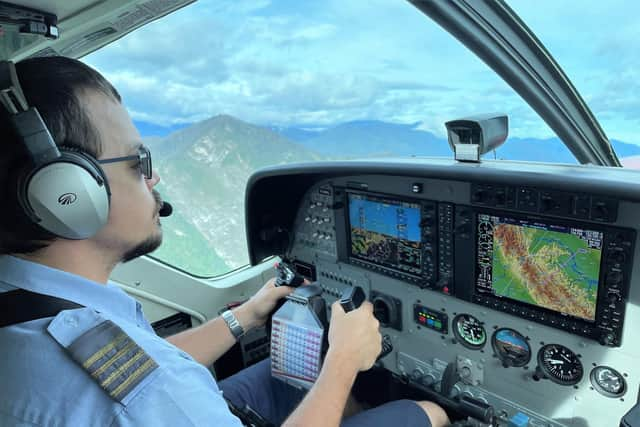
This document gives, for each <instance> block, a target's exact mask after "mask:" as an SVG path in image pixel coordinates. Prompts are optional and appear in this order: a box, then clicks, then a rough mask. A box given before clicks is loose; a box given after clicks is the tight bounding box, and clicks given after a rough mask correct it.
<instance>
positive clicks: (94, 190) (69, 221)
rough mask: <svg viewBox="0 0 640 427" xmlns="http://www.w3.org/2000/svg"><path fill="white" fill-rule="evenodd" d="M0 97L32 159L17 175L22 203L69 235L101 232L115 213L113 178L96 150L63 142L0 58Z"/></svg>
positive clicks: (38, 219)
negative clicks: (59, 143) (57, 139)
mask: <svg viewBox="0 0 640 427" xmlns="http://www.w3.org/2000/svg"><path fill="white" fill-rule="evenodd" d="M0 102H1V103H2V105H3V106H4V108H5V110H6V111H7V113H8V115H9V119H10V121H11V123H12V125H13V127H14V130H15V133H16V136H17V137H18V139H19V140H20V141H21V142H22V144H24V146H25V148H26V151H27V154H28V156H29V159H30V162H29V163H28V164H27V165H26V166H25V167H24V168H23V169H22V170H20V172H19V174H18V177H17V199H18V204H19V205H20V207H21V208H22V210H23V211H24V213H25V214H26V215H27V217H28V218H29V219H30V220H31V221H32V222H33V223H34V224H37V225H38V226H40V227H41V228H43V229H44V230H46V231H49V232H50V233H53V234H55V235H56V236H59V237H63V238H65V239H74V240H79V239H86V238H89V237H91V236H93V235H95V234H96V233H97V232H98V230H100V229H101V228H102V227H103V226H104V225H105V224H106V223H107V218H108V216H109V204H110V196H111V193H110V190H109V183H108V182H107V178H106V176H105V174H104V172H103V170H102V168H101V167H100V165H99V164H98V162H97V161H96V159H95V158H93V156H91V155H89V154H87V153H85V152H83V151H81V150H77V149H74V148H69V147H67V148H65V147H58V146H57V145H56V143H55V142H54V141H53V138H52V137H51V134H50V132H49V129H47V126H46V125H45V123H44V121H43V120H42V117H41V116H40V113H39V112H38V110H37V109H36V108H34V107H30V106H29V105H28V103H27V100H26V98H25V96H24V93H23V92H22V88H21V87H20V82H19V81H18V76H17V74H16V68H15V65H14V63H13V62H11V61H2V62H0Z"/></svg>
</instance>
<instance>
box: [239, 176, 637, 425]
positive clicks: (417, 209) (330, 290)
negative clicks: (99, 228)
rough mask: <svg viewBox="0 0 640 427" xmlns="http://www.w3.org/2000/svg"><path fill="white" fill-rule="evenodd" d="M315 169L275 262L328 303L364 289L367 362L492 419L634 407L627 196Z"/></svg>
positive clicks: (582, 419)
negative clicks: (317, 289) (372, 319)
mask: <svg viewBox="0 0 640 427" xmlns="http://www.w3.org/2000/svg"><path fill="white" fill-rule="evenodd" d="M576 169H579V168H576ZM510 173H511V172H510ZM302 175H304V174H302ZM302 175H301V176H302ZM328 175H330V173H327V174H326V175H324V176H322V177H320V178H318V179H316V181H315V182H314V183H313V184H309V185H308V187H307V188H306V190H304V191H299V192H298V193H299V194H301V197H300V198H299V199H297V200H296V206H297V209H295V212H296V214H295V218H294V219H292V220H291V223H290V224H289V225H288V227H290V229H289V230H288V231H289V237H288V239H286V242H287V244H286V245H285V247H286V250H284V251H283V253H282V255H283V257H284V258H286V259H287V260H289V261H290V262H291V263H292V264H293V265H294V266H295V268H296V270H297V272H298V273H300V274H302V275H304V276H305V277H307V278H308V279H309V280H313V281H316V282H317V283H318V284H319V285H320V286H321V287H322V289H323V290H324V295H323V296H324V297H325V298H326V300H327V302H328V303H329V304H330V303H332V302H333V301H335V300H336V299H337V298H339V296H340V295H341V293H342V292H343V291H344V290H345V289H346V288H348V287H353V286H359V287H361V288H362V289H363V290H364V292H365V294H366V295H367V299H368V300H369V301H371V302H372V304H373V306H374V313H375V314H376V317H377V318H378V320H380V323H381V333H382V335H383V337H384V338H385V339H386V340H388V341H389V342H390V343H391V344H392V346H393V351H392V352H391V353H390V354H388V355H387V356H385V357H384V358H382V359H381V360H380V361H379V362H378V365H379V366H381V367H383V368H384V369H387V370H388V371H390V372H391V373H392V374H393V375H394V376H395V377H397V378H399V379H401V380H402V381H404V382H406V383H408V384H410V385H411V386H412V387H415V388H417V389H420V390H422V391H424V392H426V393H427V395H428V396H431V397H432V398H433V399H434V400H438V399H439V398H443V399H445V400H446V401H448V402H456V403H457V404H459V405H463V406H465V407H466V408H467V410H469V408H472V409H471V411H473V410H475V411H476V413H477V414H478V418H479V419H482V416H483V411H486V409H487V407H491V408H492V411H493V412H494V413H495V414H496V415H497V416H498V417H499V419H501V420H502V421H503V422H504V423H505V425H506V423H507V422H508V420H512V419H513V417H514V416H516V415H518V416H520V415H519V414H522V415H524V416H525V417H528V419H529V420H528V422H529V424H527V425H530V426H603V425H613V424H612V423H611V420H612V419H615V420H619V419H620V418H621V417H622V416H623V415H624V414H625V413H626V412H627V411H628V410H629V409H630V408H631V407H632V406H633V405H634V404H635V403H636V401H637V399H638V379H639V378H640V365H638V364H637V363H635V362H634V361H636V360H638V358H639V357H640V343H639V342H638V340H637V339H636V337H635V331H633V330H632V329H631V328H630V327H625V318H627V319H628V318H638V316H639V315H640V312H639V311H640V309H639V307H638V303H639V302H640V287H637V286H631V284H632V283H633V278H634V276H633V274H632V273H633V272H635V271H637V269H638V266H637V262H638V261H637V259H638V257H637V256H636V248H637V246H638V245H637V241H636V240H637V232H636V230H637V228H638V224H637V218H638V217H639V214H640V212H639V210H640V204H638V203H637V201H634V200H629V199H628V198H624V197H617V196H616V195H615V194H613V193H611V192H609V193H603V192H597V191H596V190H598V188H597V186H596V187H593V188H594V190H593V191H592V192H589V191H585V188H587V187H585V186H576V188H578V187H579V190H576V191H571V189H570V185H569V184H567V183H566V182H565V186H564V187H562V189H560V190H559V189H558V187H557V186H551V185H549V184H548V182H549V181H545V180H546V179H547V178H549V177H548V175H547V173H546V172H545V173H544V174H541V180H540V182H541V184H538V185H537V184H536V183H535V179H534V180H526V183H524V184H523V185H520V184H518V176H517V173H513V175H514V176H513V179H510V178H507V179H505V180H504V181H502V182H499V183H496V182H490V181H485V182H483V181H480V180H479V181H471V180H468V181H465V180H464V179H440V178H428V177H424V176H401V175H380V174H362V175H348V174H344V173H341V174H336V175H335V176H328ZM556 178H557V177H556ZM523 181H524V180H523ZM569 181H570V180H569ZM308 182H311V181H308ZM545 183H546V185H545ZM621 185H622V184H621ZM251 221H252V219H250V220H249V222H248V225H249V226H250V227H251V224H252V222H251ZM256 221H257V220H256ZM276 222H277V221H276ZM280 228H281V229H284V228H285V224H284V223H282V224H280ZM263 236H264V234H263ZM276 240H277V239H276ZM280 243H282V239H280ZM262 244H264V242H262ZM251 245H252V243H251V242H250V247H251ZM253 245H254V247H255V245H256V243H253ZM501 425H502V424H501Z"/></svg>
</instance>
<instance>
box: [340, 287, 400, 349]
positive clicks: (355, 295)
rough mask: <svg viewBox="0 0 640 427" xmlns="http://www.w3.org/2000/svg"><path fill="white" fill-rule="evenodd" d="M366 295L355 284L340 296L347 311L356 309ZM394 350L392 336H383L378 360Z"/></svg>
mask: <svg viewBox="0 0 640 427" xmlns="http://www.w3.org/2000/svg"><path fill="white" fill-rule="evenodd" d="M365 299H366V296H365V294H364V291H363V290H362V288H361V287H360V286H353V287H349V288H347V289H345V290H344V291H343V292H342V296H341V297H340V305H341V306H342V309H343V310H344V312H345V313H348V312H350V311H353V310H356V309H357V308H359V307H360V306H361V305H362V303H363V302H364V301H365ZM392 350H393V344H391V337H390V336H389V335H386V334H385V335H384V336H383V337H382V351H381V352H380V355H378V358H377V359H376V361H378V360H380V359H382V358H383V357H385V356H386V355H387V354H389V353H391V351H392Z"/></svg>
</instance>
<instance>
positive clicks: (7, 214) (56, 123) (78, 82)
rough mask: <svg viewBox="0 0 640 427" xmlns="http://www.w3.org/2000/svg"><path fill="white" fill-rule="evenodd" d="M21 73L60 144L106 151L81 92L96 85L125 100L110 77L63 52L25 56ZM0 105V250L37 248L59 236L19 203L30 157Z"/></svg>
mask: <svg viewBox="0 0 640 427" xmlns="http://www.w3.org/2000/svg"><path fill="white" fill-rule="evenodd" d="M16 73H17V76H18V80H19V81H20V86H21V87H22V90H23V92H24V95H25V98H26V99H27V102H28V103H29V106H31V107H35V108H37V109H38V111H39V112H40V115H41V116H42V119H43V120H44V122H45V124H46V125H47V127H48V128H49V132H50V133H51V136H52V137H53V139H54V141H56V144H57V145H58V146H69V147H74V148H76V149H80V150H82V151H84V152H86V153H88V154H90V155H92V156H93V157H95V158H98V157H99V156H100V155H101V154H102V151H103V150H102V142H101V141H100V135H99V132H98V131H97V129H96V128H95V126H94V125H93V122H92V120H91V117H90V115H89V114H88V113H87V111H86V107H85V105H84V103H83V102H82V96H83V94H84V93H86V92H91V91H94V92H95V91H97V92H99V93H102V94H104V95H106V96H108V97H110V98H112V99H114V100H116V101H117V102H121V98H120V95H119V94H118V92H117V91H116V89H115V88H114V87H113V86H112V85H111V83H109V82H108V81H107V80H106V79H105V78H104V77H103V76H102V75H101V74H100V73H98V72H97V71H96V70H94V69H93V68H91V67H89V66H88V65H86V64H84V63H82V62H80V61H78V60H76V59H72V58H66V57H63V56H55V57H38V58H30V59H26V60H24V61H20V62H18V63H16ZM0 110H3V111H0V132H2V137H1V138H2V140H3V141H2V144H0V147H1V148H0V150H1V151H0V200H1V201H2V209H0V255H2V254H13V253H29V252H34V251H36V250H38V249H41V248H44V247H46V246H48V245H49V244H50V243H51V241H52V240H54V239H55V238H56V236H55V235H54V234H52V233H50V232H48V231H45V230H44V229H42V228H41V227H39V226H37V225H35V224H33V223H32V222H31V221H30V220H28V218H27V216H26V214H25V213H24V212H23V211H22V209H21V208H20V206H19V204H18V199H17V193H18V192H17V186H16V182H17V181H16V178H17V175H18V174H19V173H20V171H21V168H24V167H25V166H27V165H28V164H29V158H28V157H27V153H26V149H25V147H24V146H23V144H22V143H21V142H20V141H19V140H18V138H17V136H16V134H15V132H14V130H13V128H12V126H11V124H10V122H9V119H8V113H7V112H6V111H4V109H0Z"/></svg>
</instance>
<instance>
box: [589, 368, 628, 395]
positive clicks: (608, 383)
mask: <svg viewBox="0 0 640 427" xmlns="http://www.w3.org/2000/svg"><path fill="white" fill-rule="evenodd" d="M590 379H591V385H593V388H595V389H596V390H598V393H600V394H602V395H605V396H607V397H621V396H623V395H624V394H625V393H626V391H627V382H626V381H625V379H624V377H623V376H622V375H621V374H620V372H618V371H616V370H615V369H613V368H610V367H608V366H596V367H595V368H593V369H592V370H591V375H590Z"/></svg>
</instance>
